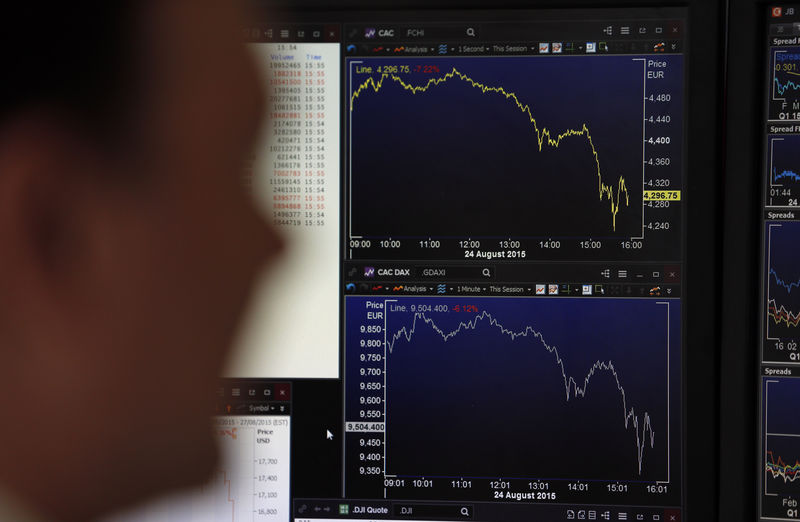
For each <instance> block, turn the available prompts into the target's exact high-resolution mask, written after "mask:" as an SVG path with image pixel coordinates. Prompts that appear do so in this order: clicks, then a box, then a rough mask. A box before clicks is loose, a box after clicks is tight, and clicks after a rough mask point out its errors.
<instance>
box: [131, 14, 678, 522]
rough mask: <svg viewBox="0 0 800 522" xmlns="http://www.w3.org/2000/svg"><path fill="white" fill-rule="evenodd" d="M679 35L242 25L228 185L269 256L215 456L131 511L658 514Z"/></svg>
mask: <svg viewBox="0 0 800 522" xmlns="http://www.w3.org/2000/svg"><path fill="white" fill-rule="evenodd" d="M686 31H687V22H686V10H685V9H683V8H646V9H645V8H636V9H591V10H588V9H587V10H575V9H571V10H536V11H450V12H448V11H431V12H416V13H413V12H381V13H366V12H364V13H359V12H337V13H293V14H291V15H288V14H287V16H286V20H282V21H281V22H275V21H274V20H273V21H270V22H269V23H263V24H260V23H259V24H257V23H254V24H253V25H252V26H251V27H247V28H245V30H244V36H245V39H246V40H247V42H248V45H249V46H250V47H251V49H252V50H253V53H254V56H255V57H256V60H257V61H258V63H259V64H261V66H262V70H263V78H264V87H265V89H266V90H267V94H268V96H269V101H270V109H269V112H268V114H267V119H266V123H265V132H264V136H263V144H262V146H261V147H260V151H259V152H260V154H259V156H258V157H257V158H254V161H253V167H252V172H251V175H250V176H249V177H248V179H247V183H248V184H249V185H250V186H251V188H252V191H253V194H254V197H256V199H257V201H258V202H259V204H260V205H261V207H262V208H263V210H264V213H265V216H266V217H267V218H268V219H270V220H272V222H273V223H274V224H275V225H276V226H278V227H280V228H281V229H282V230H283V231H284V232H285V233H286V234H287V235H288V236H289V239H290V247H289V248H290V251H289V253H288V257H287V259H286V260H285V261H284V263H283V264H282V265H281V266H279V267H278V268H277V270H278V277H274V278H272V279H267V280H266V281H265V283H264V286H263V287H262V290H261V291H260V292H259V296H260V297H259V299H258V300H257V302H256V305H255V306H254V307H253V309H252V310H251V311H250V313H249V316H248V319H247V322H246V327H245V329H244V331H243V333H242V338H241V341H240V348H239V351H238V353H237V357H236V358H235V359H234V361H232V363H231V364H230V367H229V368H228V370H227V371H226V375H227V376H228V379H226V380H225V381H224V382H223V383H222V384H221V386H220V390H219V401H220V404H219V405H218V410H217V417H216V420H215V427H216V428H215V429H216V430H217V431H216V432H215V433H216V434H217V436H218V437H219V439H220V441H221V445H222V446H223V448H224V450H225V455H227V456H228V457H229V459H228V460H227V461H225V466H228V468H225V469H221V470H220V473H218V474H217V475H215V482H214V483H212V484H210V485H209V486H208V487H206V488H205V489H204V490H203V491H202V492H201V494H197V495H195V496H194V497H190V498H188V499H187V498H184V499H179V500H170V501H168V503H167V504H164V503H162V504H159V505H158V506H156V507H153V508H151V509H150V511H148V513H147V517H145V516H139V517H138V518H134V519H136V520H150V521H161V520H173V519H174V518H169V516H166V515H163V514H165V513H167V514H174V513H176V512H177V511H176V510H181V509H183V513H184V518H179V519H181V520H184V519H185V520H191V521H201V520H202V521H206V520H209V521H210V520H215V521H216V520H225V521H228V520H231V521H234V522H237V521H250V520H252V521H273V520H276V521H277V520H280V521H285V520H297V521H311V520H315V521H320V520H322V521H326V520H346V519H367V520H387V521H388V520H416V521H430V520H470V521H499V520H502V521H534V522H537V521H541V522H545V521H546V522H553V521H560V520H599V521H604V520H605V521H609V520H614V521H617V520H631V521H648V522H654V521H667V522H678V521H680V519H681V517H682V515H683V511H682V508H683V505H684V501H683V499H684V494H683V484H684V481H683V473H684V471H683V470H684V467H683V460H684V438H683V433H684V431H685V430H684V422H683V417H684V412H685V410H684V407H683V405H684V398H683V387H684V379H683V376H684V372H683V361H684V356H683V355H684V353H683V346H684V342H683V339H684V337H685V332H684V328H683V324H684V322H683V316H684V312H685V306H683V303H684V302H683V299H684V297H685V287H684V277H683V274H684V271H685V265H684V259H685V249H684V244H685V229H686V222H685V220H684V215H685V213H684V203H685V200H686V197H687V194H686V192H685V190H684V188H685V186H686V179H685V170H686V165H685V157H686V148H687V145H686V133H685V128H686V124H687V114H686V104H685V92H686V84H687V76H686V53H687V48H688V41H687V38H686V34H687V33H686ZM279 391H282V392H283V395H279V394H278V392H279ZM265 392H268V394H267V395H264V393H265ZM282 408H283V409H282ZM233 428H236V431H235V432H234V431H232V430H233ZM287 441H288V442H287ZM248 463H253V464H255V466H248V465H247V464H248ZM209 506H212V507H213V509H212V507H209ZM192 507H193V509H194V510H193V511H192V510H189V508H192ZM159 510H160V511H159ZM162 515H163V516H162ZM148 517H149V518H148ZM159 517H160V518H159Z"/></svg>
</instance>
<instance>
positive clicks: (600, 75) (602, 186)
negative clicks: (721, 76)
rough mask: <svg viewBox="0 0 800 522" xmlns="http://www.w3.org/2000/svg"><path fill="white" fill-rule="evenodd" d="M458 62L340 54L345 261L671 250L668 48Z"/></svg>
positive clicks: (674, 140) (678, 62) (674, 110)
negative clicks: (479, 247) (488, 252)
mask: <svg viewBox="0 0 800 522" xmlns="http://www.w3.org/2000/svg"><path fill="white" fill-rule="evenodd" d="M590 43H591V42H590ZM601 43H602V44H603V45H604V46H605V47H604V49H606V50H607V51H610V49H608V43H607V42H601ZM562 45H563V44H562ZM562 52H563V51H562ZM463 54H464V53H461V55H459V56H439V57H436V58H431V57H424V58H419V57H403V58H396V57H394V56H389V57H387V56H383V55H380V56H377V57H376V56H358V57H351V58H348V59H347V60H346V68H345V74H346V76H347V78H346V83H347V86H348V87H347V96H348V100H347V108H346V110H347V112H348V116H347V122H348V129H347V133H346V140H347V150H348V161H347V166H346V169H347V177H348V180H347V182H348V185H349V187H350V190H349V208H348V209H347V212H348V216H349V220H348V224H347V229H348V235H347V237H348V240H349V244H348V248H349V253H350V257H351V258H352V259H359V258H365V257H366V258H374V257H387V258H390V259H391V258H392V257H396V256H397V254H398V252H402V253H404V254H405V255H411V256H418V257H426V258H431V259H436V258H439V259H448V258H452V259H462V258H470V257H471V255H473V254H472V253H471V252H470V251H471V249H469V248H465V247H464V245H465V244H466V245H469V244H470V243H471V242H473V241H476V242H482V243H483V244H485V243H490V244H496V243H498V242H500V241H506V242H508V243H511V244H514V245H517V246H516V247H515V249H514V250H516V251H517V252H518V253H519V254H520V255H521V254H522V253H524V254H525V255H530V256H532V257H536V258H540V259H541V258H555V259H557V258H565V257H573V258H574V257H578V258H581V257H590V256H591V257H595V256H597V255H598V254H601V255H603V256H604V257H605V258H609V259H632V258H633V259H636V258H642V257H643V256H644V255H650V256H653V257H664V256H667V255H668V254H669V252H671V251H675V250H676V249H678V248H679V245H680V211H679V209H680V207H679V206H678V205H677V204H676V203H677V202H678V201H679V200H680V196H681V193H680V184H681V172H682V165H681V154H680V151H681V147H682V143H681V129H682V119H683V113H682V109H681V108H682V100H681V97H682V87H683V75H682V68H683V56H682V55H681V54H664V55H656V56H657V59H654V57H653V55H652V54H650V55H646V54H642V55H631V54H628V53H626V54H612V53H611V52H603V53H581V54H580V55H577V54H573V55H569V56H567V55H564V54H562V57H555V58H554V56H553V55H552V54H548V55H542V54H536V55H513V54H512V55H491V54H486V53H482V54H486V55H484V56H481V57H479V58H476V57H475V56H464V55H463ZM542 78H548V79H550V80H549V81H542ZM599 99H602V103H598V101H599ZM541 100H547V103H541ZM409 151H414V153H413V154H409ZM487 151H491V154H487ZM634 151H635V153H634ZM376 172H381V173H383V175H381V176H376V175H375V173H376ZM376 201H380V202H381V204H380V205H375V202H376ZM409 207H410V208H414V209H415V212H414V213H413V214H410V215H409V214H408V212H407V208H409ZM398 216H403V219H398Z"/></svg>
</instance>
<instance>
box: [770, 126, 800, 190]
mask: <svg viewBox="0 0 800 522" xmlns="http://www.w3.org/2000/svg"><path fill="white" fill-rule="evenodd" d="M776 137H780V138H781V139H782V141H773V142H772V143H773V149H772V165H770V175H771V176H773V182H774V183H778V184H781V185H786V186H792V185H796V184H797V183H798V182H797V181H795V180H794V178H793V177H791V176H790V177H785V178H781V179H779V180H775V179H774V175H775V172H776V171H777V173H778V174H781V173H782V172H783V171H785V170H788V171H791V172H794V173H795V174H797V175H798V176H800V137H798V136H776Z"/></svg>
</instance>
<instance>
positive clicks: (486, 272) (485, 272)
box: [464, 268, 492, 509]
mask: <svg viewBox="0 0 800 522" xmlns="http://www.w3.org/2000/svg"><path fill="white" fill-rule="evenodd" d="M481 274H483V277H492V271H491V270H489V269H488V268H484V269H483V271H482V272H481ZM464 509H467V508H464Z"/></svg>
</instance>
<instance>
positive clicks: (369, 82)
mask: <svg viewBox="0 0 800 522" xmlns="http://www.w3.org/2000/svg"><path fill="white" fill-rule="evenodd" d="M453 79H458V80H461V81H463V82H465V83H468V84H469V85H471V86H472V87H475V88H476V89H478V90H480V91H481V93H483V94H488V93H494V94H499V95H501V96H504V97H505V98H506V99H507V100H510V101H513V102H514V104H515V105H516V106H517V108H518V109H519V110H520V112H522V113H523V114H526V115H527V116H528V118H529V120H530V123H531V124H532V125H533V129H534V131H535V132H536V140H537V145H538V149H539V151H540V152H541V150H542V147H543V146H544V145H547V146H549V147H553V148H558V147H559V146H560V145H561V141H562V140H564V139H565V138H569V137H574V136H582V137H585V138H586V141H587V142H588V143H589V147H590V148H591V151H592V155H593V158H594V162H595V165H596V167H597V192H598V197H599V199H600V201H603V199H607V200H608V201H609V204H610V206H611V220H612V229H613V230H614V231H616V229H617V213H619V209H620V206H621V204H622V202H623V201H624V204H625V206H626V207H627V206H628V205H629V199H630V194H629V193H628V187H627V185H626V184H625V178H624V177H622V176H620V177H619V179H618V180H617V182H616V188H615V187H614V184H613V183H611V184H606V183H605V182H604V181H603V174H602V172H601V169H600V159H599V156H598V154H597V149H596V148H595V146H594V143H593V141H592V135H591V134H590V132H589V127H588V126H587V125H586V123H583V124H582V125H581V127H580V128H577V129H567V130H565V131H564V132H561V133H558V134H554V133H552V132H551V131H550V130H549V129H547V128H540V127H539V125H538V124H537V122H536V118H535V117H534V116H533V112H532V111H531V107H530V105H527V104H524V103H522V102H521V101H520V99H519V97H517V95H516V94H515V93H513V92H510V91H507V90H506V89H505V88H503V87H492V86H489V85H486V84H483V83H481V82H478V81H476V80H473V79H472V78H470V77H469V76H467V75H466V74H464V73H462V72H461V71H459V70H458V69H456V68H455V67H453V70H451V71H450V72H449V73H447V74H445V75H444V76H441V77H439V78H431V79H429V80H428V81H427V82H426V83H425V84H424V85H412V84H410V83H408V82H406V81H405V80H404V79H403V78H401V77H400V76H398V75H396V74H391V73H384V74H382V75H381V76H380V79H378V80H377V81H376V80H375V78H374V77H372V76H370V77H369V78H367V79H366V80H365V81H364V82H363V83H362V84H361V85H359V86H358V87H357V88H356V89H355V90H354V91H353V94H352V96H351V97H350V112H353V111H354V109H355V102H356V100H357V99H358V98H359V97H360V96H361V94H362V93H363V92H364V91H368V90H369V89H372V91H374V92H375V93H376V94H377V93H380V91H381V89H382V88H383V86H384V84H385V82H386V80H391V81H392V82H394V83H396V84H399V85H400V86H401V87H402V88H403V89H404V90H405V91H408V92H410V93H411V94H419V93H424V92H427V91H428V90H429V89H430V88H431V87H437V86H439V85H441V84H443V83H445V82H447V81H449V80H453ZM622 196H624V199H622Z"/></svg>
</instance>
